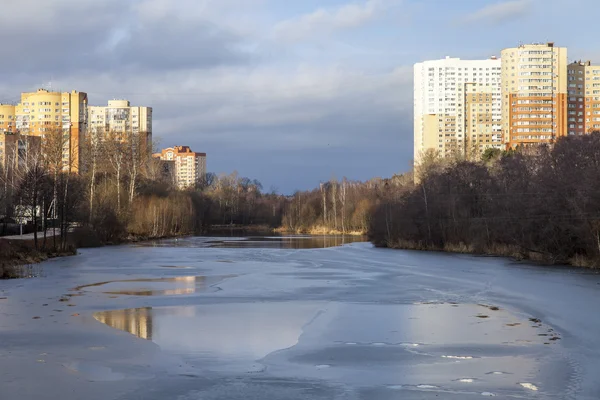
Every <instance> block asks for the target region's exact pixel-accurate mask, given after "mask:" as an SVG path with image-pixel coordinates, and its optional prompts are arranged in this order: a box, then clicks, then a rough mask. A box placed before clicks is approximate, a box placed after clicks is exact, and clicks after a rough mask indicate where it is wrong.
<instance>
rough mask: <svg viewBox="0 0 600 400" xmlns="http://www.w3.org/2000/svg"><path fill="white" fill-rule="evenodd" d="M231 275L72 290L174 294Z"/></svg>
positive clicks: (110, 283) (203, 288) (106, 284)
mask: <svg viewBox="0 0 600 400" xmlns="http://www.w3.org/2000/svg"><path fill="white" fill-rule="evenodd" d="M233 277H235V275H221V276H178V277H173V278H156V279H130V280H117V281H106V282H98V283H93V284H90V285H83V286H78V287H76V288H75V289H74V290H77V291H78V290H86V291H100V292H101V293H105V294H113V295H129V296H174V295H184V294H193V293H196V292H201V291H208V290H210V289H211V287H212V286H213V285H215V284H217V283H219V282H221V281H223V280H225V279H227V278H233ZM213 290H216V289H213Z"/></svg>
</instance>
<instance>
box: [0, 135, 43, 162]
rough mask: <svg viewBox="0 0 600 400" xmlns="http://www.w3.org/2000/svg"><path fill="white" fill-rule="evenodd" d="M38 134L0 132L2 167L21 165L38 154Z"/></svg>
mask: <svg viewBox="0 0 600 400" xmlns="http://www.w3.org/2000/svg"><path fill="white" fill-rule="evenodd" d="M40 148H41V138H40V137H39V136H27V135H19V134H18V133H14V132H4V131H2V132H0V166H1V167H2V168H9V169H10V168H11V167H12V168H19V167H22V166H23V165H24V164H25V163H27V161H28V160H29V159H30V157H34V156H35V155H39V154H40V153H39V152H40Z"/></svg>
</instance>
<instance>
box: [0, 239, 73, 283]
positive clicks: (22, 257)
mask: <svg viewBox="0 0 600 400" xmlns="http://www.w3.org/2000/svg"><path fill="white" fill-rule="evenodd" d="M41 240H42V239H40V241H41ZM75 254H77V249H76V248H75V246H73V245H72V244H69V245H68V246H67V249H66V250H64V251H56V250H54V249H52V248H51V239H47V244H46V247H40V248H38V249H36V248H35V245H34V241H33V240H31V239H25V240H21V239H5V238H0V279H19V278H23V277H25V276H28V275H29V273H28V268H27V266H30V265H31V264H37V263H40V262H43V261H46V260H48V259H50V258H56V257H64V256H73V255H75Z"/></svg>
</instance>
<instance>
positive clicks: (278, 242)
mask: <svg viewBox="0 0 600 400" xmlns="http://www.w3.org/2000/svg"><path fill="white" fill-rule="evenodd" d="M365 240H366V239H365V238H364V237H362V236H341V235H340V236H268V237H248V238H238V239H222V240H214V241H210V242H209V244H210V247H226V248H277V249H319V248H327V247H336V246H343V245H345V244H349V243H356V242H364V241H365Z"/></svg>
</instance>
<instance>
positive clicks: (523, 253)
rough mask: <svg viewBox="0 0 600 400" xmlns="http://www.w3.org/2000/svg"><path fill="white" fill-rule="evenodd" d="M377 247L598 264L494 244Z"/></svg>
mask: <svg viewBox="0 0 600 400" xmlns="http://www.w3.org/2000/svg"><path fill="white" fill-rule="evenodd" d="M376 245H378V247H388V248H391V249H402V250H420V251H441V252H447V253H457V254H475V255H486V256H493V257H508V258H512V259H513V260H517V261H529V262H534V263H539V264H544V265H560V264H563V265H564V264H567V265H571V266H574V267H583V268H599V267H600V263H599V261H598V260H594V259H592V258H589V257H586V256H584V255H580V254H579V255H576V256H574V257H572V258H571V259H570V260H566V261H565V260H557V259H554V258H552V257H550V256H549V255H547V254H544V253H540V252H536V251H530V250H527V249H523V248H521V247H520V246H514V245H504V244H495V245H492V246H485V247H483V248H476V247H474V246H472V245H466V244H464V243H458V244H446V245H444V247H443V248H440V247H437V246H430V245H425V244H423V243H421V242H414V241H407V240H396V241H394V242H391V243H384V244H377V243H376Z"/></svg>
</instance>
